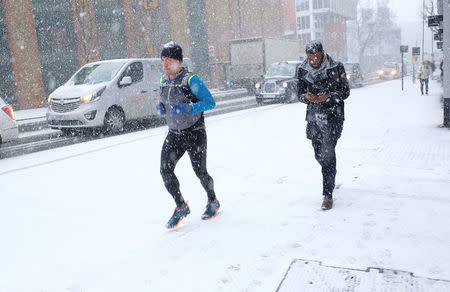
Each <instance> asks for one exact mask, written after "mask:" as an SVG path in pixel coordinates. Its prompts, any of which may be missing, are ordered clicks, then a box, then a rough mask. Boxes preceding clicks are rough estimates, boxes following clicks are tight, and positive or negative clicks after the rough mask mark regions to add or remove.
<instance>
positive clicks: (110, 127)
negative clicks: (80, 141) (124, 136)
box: [105, 107, 125, 134]
mask: <svg viewBox="0 0 450 292" xmlns="http://www.w3.org/2000/svg"><path fill="white" fill-rule="evenodd" d="M124 125H125V115H124V113H123V111H122V110H121V109H120V108H117V107H113V108H110V109H109V110H108V111H107V112H106V115H105V132H106V133H111V134H117V133H120V132H122V131H123V126H124Z"/></svg>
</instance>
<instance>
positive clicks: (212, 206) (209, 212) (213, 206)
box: [202, 199, 220, 220]
mask: <svg viewBox="0 0 450 292" xmlns="http://www.w3.org/2000/svg"><path fill="white" fill-rule="evenodd" d="M219 208H220V204H219V201H217V199H215V200H214V201H212V202H208V204H207V205H206V210H205V212H204V213H203V215H202V219H203V220H208V219H212V218H214V217H216V216H217V213H218V212H219Z"/></svg>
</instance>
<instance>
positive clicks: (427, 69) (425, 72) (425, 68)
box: [417, 61, 431, 95]
mask: <svg viewBox="0 0 450 292" xmlns="http://www.w3.org/2000/svg"><path fill="white" fill-rule="evenodd" d="M430 75H431V65H430V61H423V62H422V64H420V65H419V70H418V71H417V78H418V79H420V92H421V93H422V95H423V88H424V85H425V93H426V95H428V81H429V78H430Z"/></svg>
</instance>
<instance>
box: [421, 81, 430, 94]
mask: <svg viewBox="0 0 450 292" xmlns="http://www.w3.org/2000/svg"><path fill="white" fill-rule="evenodd" d="M424 84H425V92H426V93H427V94H428V78H425V79H422V78H420V92H422V94H423V85H424Z"/></svg>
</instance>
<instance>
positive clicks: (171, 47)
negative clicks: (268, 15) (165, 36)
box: [161, 42, 183, 62]
mask: <svg viewBox="0 0 450 292" xmlns="http://www.w3.org/2000/svg"><path fill="white" fill-rule="evenodd" d="M162 57H168V58H172V59H175V60H178V61H181V62H183V50H182V49H181V47H180V45H179V44H177V43H174V42H168V43H167V44H165V45H164V46H163V49H162V51H161V58H162Z"/></svg>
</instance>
